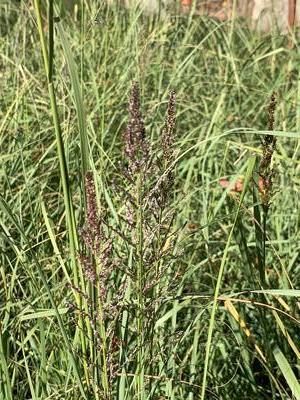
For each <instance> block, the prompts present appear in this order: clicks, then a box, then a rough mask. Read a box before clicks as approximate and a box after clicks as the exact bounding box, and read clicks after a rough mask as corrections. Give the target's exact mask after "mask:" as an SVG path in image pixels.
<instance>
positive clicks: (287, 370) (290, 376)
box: [273, 347, 300, 400]
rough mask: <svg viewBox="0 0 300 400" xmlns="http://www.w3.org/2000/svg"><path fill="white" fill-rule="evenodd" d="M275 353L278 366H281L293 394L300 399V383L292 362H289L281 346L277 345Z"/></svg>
mask: <svg viewBox="0 0 300 400" xmlns="http://www.w3.org/2000/svg"><path fill="white" fill-rule="evenodd" d="M273 354H274V357H275V360H276V362H277V364H278V367H279V368H280V371H281V372H282V375H283V376H284V378H285V380H286V382H287V384H288V385H289V388H290V389H291V391H292V393H293V395H294V396H295V398H296V399H297V400H300V383H299V381H298V379H297V378H296V376H295V374H294V372H293V370H292V368H291V365H290V363H289V362H288V360H287V359H286V357H285V356H284V354H283V353H282V351H281V350H280V348H279V347H275V349H274V351H273Z"/></svg>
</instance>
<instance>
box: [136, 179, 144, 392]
mask: <svg viewBox="0 0 300 400" xmlns="http://www.w3.org/2000/svg"><path fill="white" fill-rule="evenodd" d="M137 205H138V209H137V238H138V262H137V295H138V299H137V300H138V305H137V308H138V318H137V346H138V353H137V354H138V359H137V374H138V376H137V395H138V396H137V398H138V399H140V400H144V348H143V346H144V329H143V328H144V326H143V325H144V294H143V289H144V263H143V255H144V254H143V253H144V246H143V241H144V233H143V204H142V172H140V174H139V176H138V180H137Z"/></svg>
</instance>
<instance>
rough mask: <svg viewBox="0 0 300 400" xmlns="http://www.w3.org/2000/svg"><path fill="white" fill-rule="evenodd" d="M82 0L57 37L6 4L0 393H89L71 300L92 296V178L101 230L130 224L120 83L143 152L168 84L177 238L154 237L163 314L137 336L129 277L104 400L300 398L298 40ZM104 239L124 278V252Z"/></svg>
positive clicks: (2, 11)
mask: <svg viewBox="0 0 300 400" xmlns="http://www.w3.org/2000/svg"><path fill="white" fill-rule="evenodd" d="M82 3H84V5H85V9H84V10H85V12H84V14H82V13H81V8H80V7H79V9H78V13H77V14H75V15H74V14H70V15H69V14H66V16H65V17H64V18H61V20H60V21H58V20H56V19H55V20H54V29H53V39H51V23H50V24H49V21H51V18H50V20H47V18H48V17H47V13H46V10H45V9H42V10H40V9H39V2H38V1H35V8H34V7H33V6H30V5H29V3H28V2H21V3H19V2H13V1H9V2H5V1H4V2H3V3H1V4H0V32H1V34H0V77H1V79H0V93H1V107H0V146H1V153H0V160H1V169H0V170H1V176H0V182H1V197H0V204H1V219H0V222H1V231H0V243H1V255H0V257H1V265H0V268H1V280H2V282H3V284H2V285H1V289H0V291H1V299H2V301H1V303H0V304H1V325H0V371H1V374H0V378H1V379H0V399H5V400H6V399H8V400H10V399H41V400H42V399H43V400H44V399H77V398H84V396H86V398H91V399H92V398H97V397H96V396H97V395H98V396H100V397H99V398H101V394H97V390H95V386H93V385H94V380H93V379H94V378H95V380H96V378H97V377H95V376H94V377H93V379H90V378H91V373H90V371H91V370H93V371H94V374H95V373H96V372H97V371H96V369H95V368H94V369H93V368H92V367H91V365H89V360H87V359H86V358H85V356H87V355H89V354H91V353H90V351H91V349H90V341H89V340H88V338H89V337H90V336H89V335H90V334H91V332H88V321H86V320H85V318H83V319H82V321H81V322H80V321H78V318H77V316H75V315H73V313H72V312H70V310H69V309H68V307H67V304H68V303H76V304H77V305H78V307H82V310H84V309H85V310H87V305H86V304H84V301H83V298H82V297H80V296H78V291H76V290H72V288H70V286H69V285H68V284H71V287H72V285H73V286H76V287H77V286H80V287H81V289H82V290H86V289H88V294H89V295H92V293H93V292H92V291H91V289H90V288H87V287H86V286H87V285H86V283H85V281H84V279H83V277H82V271H81V268H82V266H81V265H80V263H79V262H78V252H79V249H81V250H82V249H83V246H82V243H81V238H80V235H79V228H80V227H82V226H83V225H84V214H85V213H84V211H85V203H86V199H85V195H84V193H85V192H84V191H85V187H84V180H83V176H84V175H85V174H86V171H87V170H91V171H92V173H93V177H94V180H95V190H96V196H97V202H98V206H99V208H101V209H104V210H105V212H106V214H107V223H108V224H109V226H111V227H112V228H113V229H117V230H118V229H121V230H122V231H124V230H125V233H126V235H127V233H128V232H127V231H126V226H124V224H123V222H122V220H121V216H122V215H123V214H124V212H123V211H124V200H123V194H122V192H120V191H118V189H116V183H118V184H119V182H120V181H122V178H121V172H120V162H121V164H122V163H123V162H124V156H123V151H122V148H123V143H122V137H123V132H124V129H125V126H126V121H127V119H128V117H127V103H128V95H129V91H130V86H131V82H132V80H138V81H139V82H140V87H141V101H142V110H143V114H144V117H145V126H146V132H147V134H148V139H149V141H150V143H151V146H152V147H153V149H157V148H158V149H160V144H159V143H160V139H161V132H162V128H163V121H164V115H165V111H166V107H167V102H168V96H169V93H170V90H171V89H174V90H175V91H176V99H177V100H176V102H177V106H176V108H177V111H176V114H177V122H176V137H175V144H174V151H175V153H174V161H173V164H172V169H173V171H174V176H175V182H174V188H173V190H172V194H171V204H170V210H172V212H173V213H174V219H173V221H172V227H171V232H172V234H173V235H172V236H171V237H170V240H168V241H167V242H166V243H164V245H165V246H166V248H167V249H168V250H169V249H171V250H172V253H173V255H174V257H175V256H176V258H175V260H176V261H175V262H173V263H172V269H171V268H167V269H166V270H165V274H164V275H163V276H160V284H159V285H160V291H159V293H160V297H159V301H157V304H159V307H156V308H155V307H154V309H155V315H154V316H153V314H151V323H152V327H151V329H149V331H146V332H144V335H143V338H142V339H141V338H134V332H135V329H136V325H135V324H136V321H137V319H136V316H137V315H138V314H137V311H136V310H137V307H138V305H137V303H135V302H136V301H139V302H141V301H142V300H141V298H140V299H139V300H137V298H136V293H134V287H129V288H128V287H127V290H126V293H124V299H123V302H122V308H120V313H121V315H122V318H121V320H120V321H121V323H120V325H119V327H120V331H118V332H115V334H116V336H117V338H118V341H116V343H115V345H116V346H119V347H118V351H119V353H117V354H119V358H118V362H119V365H118V366H117V368H116V371H117V372H116V377H115V378H116V379H115V380H114V382H117V383H118V384H116V385H115V384H112V387H110V388H109V391H108V392H110V396H111V398H116V399H118V400H121V399H122V400H123V399H128V400H130V399H135V398H136V399H140V400H141V393H142V396H143V397H144V399H162V398H165V399H172V400H177V399H178V400H179V399H188V400H195V399H201V398H202V399H214V398H221V399H231V400H232V399H241V398H249V399H254V398H257V399H270V398H272V399H277V398H278V399H293V398H296V399H299V398H300V394H299V385H297V379H298V378H299V356H300V353H299V348H298V347H299V345H298V334H299V307H298V303H297V296H298V292H297V291H296V289H298V280H299V278H298V275H299V265H298V263H299V245H298V242H299V240H298V239H299V234H298V232H299V215H298V214H299V213H298V210H297V205H298V197H299V196H298V191H299V188H298V187H299V177H298V173H299V129H300V122H299V121H300V107H299V93H300V92H299V68H298V54H297V51H298V48H297V45H298V44H297V43H296V42H295V48H294V49H293V50H291V49H289V48H288V47H287V43H288V39H287V38H286V37H283V36H279V35H278V36H275V35H273V36H259V35H258V34H256V33H254V32H249V31H248V30H247V29H246V28H245V27H243V26H241V25H240V23H239V22H238V21H235V22H230V21H229V22H225V23H219V22H217V21H215V20H211V19H208V18H206V17H202V18H199V17H189V16H183V15H179V16H171V17H168V18H167V19H165V20H163V21H160V20H158V19H156V18H154V17H151V18H148V17H145V16H143V15H141V14H140V12H139V11H138V10H131V11H126V10H124V9H123V8H122V7H117V6H115V7H112V8H106V7H105V6H104V5H102V6H100V7H99V6H97V4H96V3H97V2H89V7H87V4H86V2H82ZM40 12H41V19H40V26H39V27H38V25H37V16H39V13H40ZM50 16H51V15H50ZM96 17H97V18H96ZM49 26H50V36H49ZM41 38H44V40H45V42H44V45H41V43H43V40H42V42H41ZM49 38H50V39H51V40H50V41H49ZM49 43H50V47H51V48H52V45H53V52H52V51H50V53H48V55H46V59H45V51H44V61H45V66H46V67H45V66H44V64H43V55H42V47H43V46H44V50H45V49H48V50H47V51H48V52H49ZM49 55H50V58H51V55H54V58H53V75H52V76H50V78H51V79H49V65H51V64H49V60H50V58H49ZM47 57H48V58H47ZM47 77H48V79H47ZM273 92H275V93H276V99H277V108H276V114H275V131H274V132H275V134H276V136H277V149H276V152H275V153H274V155H273V168H274V171H275V177H274V185H273V195H272V198H271V201H270V209H269V211H268V219H267V224H266V227H265V244H266V260H265V263H264V267H265V270H264V271H260V270H259V267H258V262H257V257H258V256H259V254H260V250H259V248H260V247H259V246H260V245H261V241H262V235H261V234H260V233H261V232H262V230H261V225H260V224H258V223H257V222H258V221H257V215H258V214H257V211H258V207H259V206H258V204H259V202H260V201H261V198H260V192H259V190H258V187H257V188H255V181H256V184H258V181H257V172H258V168H259V162H260V159H261V155H262V144H261V142H262V138H264V137H265V136H266V134H268V133H269V132H267V129H268V112H267V109H268V104H269V100H270V96H271V94H272V93H273ZM53 96H54V97H53ZM51 106H52V107H51ZM58 145H59V146H60V145H61V147H59V146H58ZM155 154H156V153H155ZM255 176H256V178H255ZM253 177H254V179H253ZM153 178H154V176H153ZM220 179H224V180H226V181H229V182H232V184H233V187H234V182H235V181H236V180H237V179H240V180H241V181H243V184H244V189H245V190H244V192H242V193H241V192H234V191H232V190H230V187H228V188H227V189H224V188H223V187H222V186H221V185H220V183H219V181H220ZM117 188H118V186H117ZM253 188H254V193H255V195H254V196H253V193H252V192H253ZM125 189H128V187H127V186H126V188H125ZM122 201H123V202H122ZM140 206H141V205H140ZM164 229H165V228H164ZM140 242H141V240H140ZM116 246H117V250H116V251H117V253H118V257H120V258H121V259H122V265H121V267H122V268H120V270H119V272H118V273H116V275H115V280H116V285H120V284H121V282H122V281H123V280H125V279H127V274H128V276H130V275H129V272H130V271H132V268H133V265H132V260H133V251H132V250H130V246H129V247H126V246H124V243H123V244H122V241H121V240H118V241H117V243H116ZM169 246H171V247H169ZM160 268H162V270H164V268H163V266H161V267H160ZM130 273H131V272H130ZM144 273H147V271H144ZM262 274H264V279H262ZM174 278H175V280H174ZM132 279H134V278H132ZM139 279H140V282H139V284H140V289H139V290H140V291H141V285H142V283H141V282H142V277H141V276H140V277H139ZM145 279H146V278H145ZM164 287H165V288H169V287H170V288H172V290H170V292H166V291H165V292H164V291H163V288H164ZM278 289H280V292H276V291H275V292H274V290H278ZM109 290H110V291H109V293H108V298H109V296H113V295H114V293H115V292H114V289H113V288H112V287H110V289H109ZM258 291H259V292H258ZM156 295H157V292H155V290H153V299H155V296H156ZM156 300H157V299H156ZM81 303H83V304H81ZM120 307H121V306H120ZM143 307H144V311H143V316H142V317H141V316H140V317H139V318H140V322H139V323H140V325H139V327H140V328H141V326H142V325H143V324H146V323H147V317H149V315H147V310H146V309H145V305H143ZM74 321H75V322H76V323H74ZM145 321H146V322H145ZM83 326H85V327H86V329H87V332H85V334H82V332H83V331H84V329H85V328H83ZM128 338H129V339H130V340H128ZM148 338H149V341H147V340H148ZM127 340H128V341H127ZM151 340H152V341H151ZM142 343H144V344H145V348H144V349H141V348H137V347H138V344H140V345H141V344H142ZM151 349H152V350H153V354H152V353H151ZM158 349H160V350H159V351H158ZM137 352H138V353H139V358H138V357H137ZM93 357H96V355H93ZM147 357H148V358H147ZM72 359H73V360H74V362H73V365H72ZM96 359H97V357H96ZM137 359H138V360H139V363H141V362H144V368H143V369H142V374H141V366H140V365H137V364H135V360H137ZM95 371H96V372H95ZM100 375H101V374H100ZM142 375H143V376H142ZM137 376H139V379H137ZM99 382H101V376H100V379H99ZM137 382H138V383H137ZM141 386H143V387H142V389H141ZM137 387H138V388H139V389H137ZM80 388H81V389H80ZM80 390H81V392H80ZM137 391H139V393H138V392H137ZM106 396H107V393H106ZM293 396H294V397H293Z"/></svg>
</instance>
